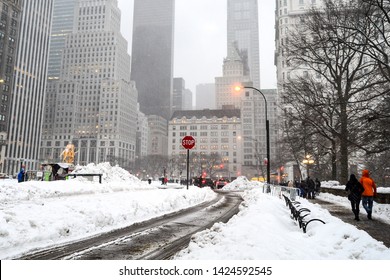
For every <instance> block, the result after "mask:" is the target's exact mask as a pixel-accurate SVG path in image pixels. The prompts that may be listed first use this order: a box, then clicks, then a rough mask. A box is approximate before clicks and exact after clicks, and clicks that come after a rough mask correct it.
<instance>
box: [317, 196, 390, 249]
mask: <svg viewBox="0 0 390 280" xmlns="http://www.w3.org/2000/svg"><path fill="white" fill-rule="evenodd" d="M310 202H312V203H317V204H319V205H321V207H322V208H324V209H327V210H328V211H329V213H330V214H332V215H333V216H335V217H337V218H339V219H341V220H342V221H343V222H345V223H349V224H352V225H354V226H356V227H357V228H358V229H361V230H364V231H366V232H367V233H368V234H369V235H371V237H373V238H374V239H376V240H378V241H382V242H383V244H384V245H385V246H386V247H388V248H390V234H389V233H390V224H387V223H384V222H382V221H380V220H377V219H375V216H374V215H373V216H372V219H373V220H369V219H368V218H367V215H366V211H365V210H364V208H363V207H360V215H359V217H360V221H355V220H354V218H355V216H354V214H353V213H352V210H351V209H350V208H345V207H343V206H341V205H337V204H333V203H331V202H328V201H324V200H321V199H320V198H315V199H313V200H310Z"/></svg>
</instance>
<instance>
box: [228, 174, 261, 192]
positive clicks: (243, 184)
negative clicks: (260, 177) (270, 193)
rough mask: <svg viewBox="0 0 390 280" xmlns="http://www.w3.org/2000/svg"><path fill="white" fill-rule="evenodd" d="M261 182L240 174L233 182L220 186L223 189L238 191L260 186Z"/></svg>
mask: <svg viewBox="0 0 390 280" xmlns="http://www.w3.org/2000/svg"><path fill="white" fill-rule="evenodd" d="M262 186H263V183H260V182H256V181H249V180H248V179H247V178H246V177H245V176H240V177H238V178H237V179H236V180H234V181H233V182H231V183H229V184H227V185H226V186H224V187H223V188H222V190H224V191H239V190H247V189H253V188H258V187H262Z"/></svg>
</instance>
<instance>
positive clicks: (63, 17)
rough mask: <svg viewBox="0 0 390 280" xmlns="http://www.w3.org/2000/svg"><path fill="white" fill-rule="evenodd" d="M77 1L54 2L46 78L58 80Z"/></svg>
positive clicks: (59, 0) (55, 0)
mask: <svg viewBox="0 0 390 280" xmlns="http://www.w3.org/2000/svg"><path fill="white" fill-rule="evenodd" d="M76 3H77V0H54V2H53V22H52V28H51V35H50V53H49V66H48V78H49V80H53V79H54V80H55V79H59V77H60V72H61V60H62V52H63V49H64V47H65V40H66V36H68V35H69V34H71V33H72V31H73V25H74V11H75V7H76Z"/></svg>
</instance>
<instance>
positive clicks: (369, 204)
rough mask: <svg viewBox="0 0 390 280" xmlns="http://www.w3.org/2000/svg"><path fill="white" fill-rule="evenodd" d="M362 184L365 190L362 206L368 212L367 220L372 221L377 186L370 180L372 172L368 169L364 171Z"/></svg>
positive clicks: (361, 179)
mask: <svg viewBox="0 0 390 280" xmlns="http://www.w3.org/2000/svg"><path fill="white" fill-rule="evenodd" d="M360 184H362V186H363V188H364V192H363V193H362V204H363V207H364V209H365V210H366V212H367V218H368V219H369V220H372V208H373V205H374V197H375V196H376V185H375V182H374V180H373V179H372V178H370V172H369V171H368V170H367V169H364V170H363V171H362V177H361V178H360Z"/></svg>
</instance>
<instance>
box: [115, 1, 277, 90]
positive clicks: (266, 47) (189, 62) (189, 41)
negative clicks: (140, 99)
mask: <svg viewBox="0 0 390 280" xmlns="http://www.w3.org/2000/svg"><path fill="white" fill-rule="evenodd" d="M258 1H259V25H260V75H261V77H260V78H261V88H262V89H267V88H276V68H275V66H274V65H273V64H274V49H275V37H274V36H275V31H274V26H275V22H274V15H275V0H258ZM118 3H119V8H120V9H121V11H122V26H121V31H122V34H123V36H124V37H125V38H126V39H127V40H128V42H129V53H130V54H131V38H132V30H133V27H132V25H133V6H134V0H118ZM226 6H227V0H176V7H175V8H176V13H175V49H174V52H175V56H174V60H175V62H174V77H182V78H183V79H184V80H185V81H186V88H188V89H190V90H191V91H192V92H193V93H194V94H195V88H196V85H197V84H201V83H214V78H215V77H220V76H222V63H223V59H224V58H225V57H226V52H227V46H226V36H227V35H226V17H227V15H226V14H227V11H226V9H227V8H226Z"/></svg>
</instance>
